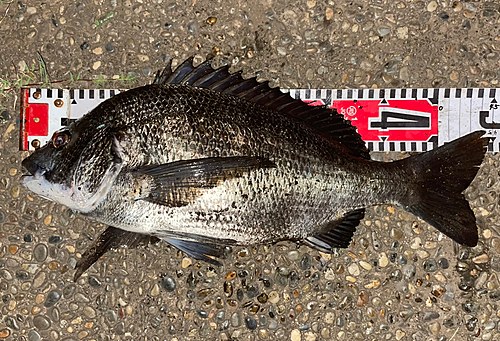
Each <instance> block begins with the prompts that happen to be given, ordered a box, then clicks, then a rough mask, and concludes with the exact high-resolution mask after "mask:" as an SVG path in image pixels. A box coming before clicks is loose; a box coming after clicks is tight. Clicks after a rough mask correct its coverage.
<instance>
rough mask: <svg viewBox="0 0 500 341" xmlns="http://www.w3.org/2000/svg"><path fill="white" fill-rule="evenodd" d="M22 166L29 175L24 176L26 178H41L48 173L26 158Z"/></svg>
mask: <svg viewBox="0 0 500 341" xmlns="http://www.w3.org/2000/svg"><path fill="white" fill-rule="evenodd" d="M21 165H22V166H23V167H24V168H26V170H27V171H28V173H25V174H23V177H24V176H33V177H35V178H39V177H40V176H41V175H43V174H45V172H46V171H47V170H46V169H45V168H44V167H42V166H40V165H39V164H38V163H36V162H34V161H32V160H31V159H30V158H26V159H24V160H23V161H22V162H21Z"/></svg>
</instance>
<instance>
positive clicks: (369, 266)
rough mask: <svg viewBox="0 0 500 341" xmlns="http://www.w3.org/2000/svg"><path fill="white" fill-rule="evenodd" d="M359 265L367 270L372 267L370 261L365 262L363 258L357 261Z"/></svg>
mask: <svg viewBox="0 0 500 341" xmlns="http://www.w3.org/2000/svg"><path fill="white" fill-rule="evenodd" d="M359 265H361V267H362V268H363V269H365V270H368V271H369V270H371V269H372V266H371V265H370V263H368V262H365V261H363V260H362V261H360V262H359Z"/></svg>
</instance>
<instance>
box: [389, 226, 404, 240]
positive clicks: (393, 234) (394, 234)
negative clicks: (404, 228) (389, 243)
mask: <svg viewBox="0 0 500 341" xmlns="http://www.w3.org/2000/svg"><path fill="white" fill-rule="evenodd" d="M390 236H391V238H394V239H398V240H399V239H401V238H403V232H401V231H400V230H398V229H395V228H392V229H391V232H390Z"/></svg>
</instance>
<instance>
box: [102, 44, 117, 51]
mask: <svg viewBox="0 0 500 341" xmlns="http://www.w3.org/2000/svg"><path fill="white" fill-rule="evenodd" d="M104 48H105V49H106V52H109V53H113V52H115V47H114V46H113V43H112V42H109V43H107V44H106V46H104Z"/></svg>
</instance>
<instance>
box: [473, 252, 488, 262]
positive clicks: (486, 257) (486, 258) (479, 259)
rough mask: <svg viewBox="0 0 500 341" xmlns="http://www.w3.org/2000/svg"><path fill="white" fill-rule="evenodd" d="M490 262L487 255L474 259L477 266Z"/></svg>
mask: <svg viewBox="0 0 500 341" xmlns="http://www.w3.org/2000/svg"><path fill="white" fill-rule="evenodd" d="M489 260H490V258H489V257H488V255H487V254H486V253H483V254H482V255H479V256H476V257H474V258H472V261H473V262H474V263H476V264H484V263H488V261H489Z"/></svg>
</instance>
